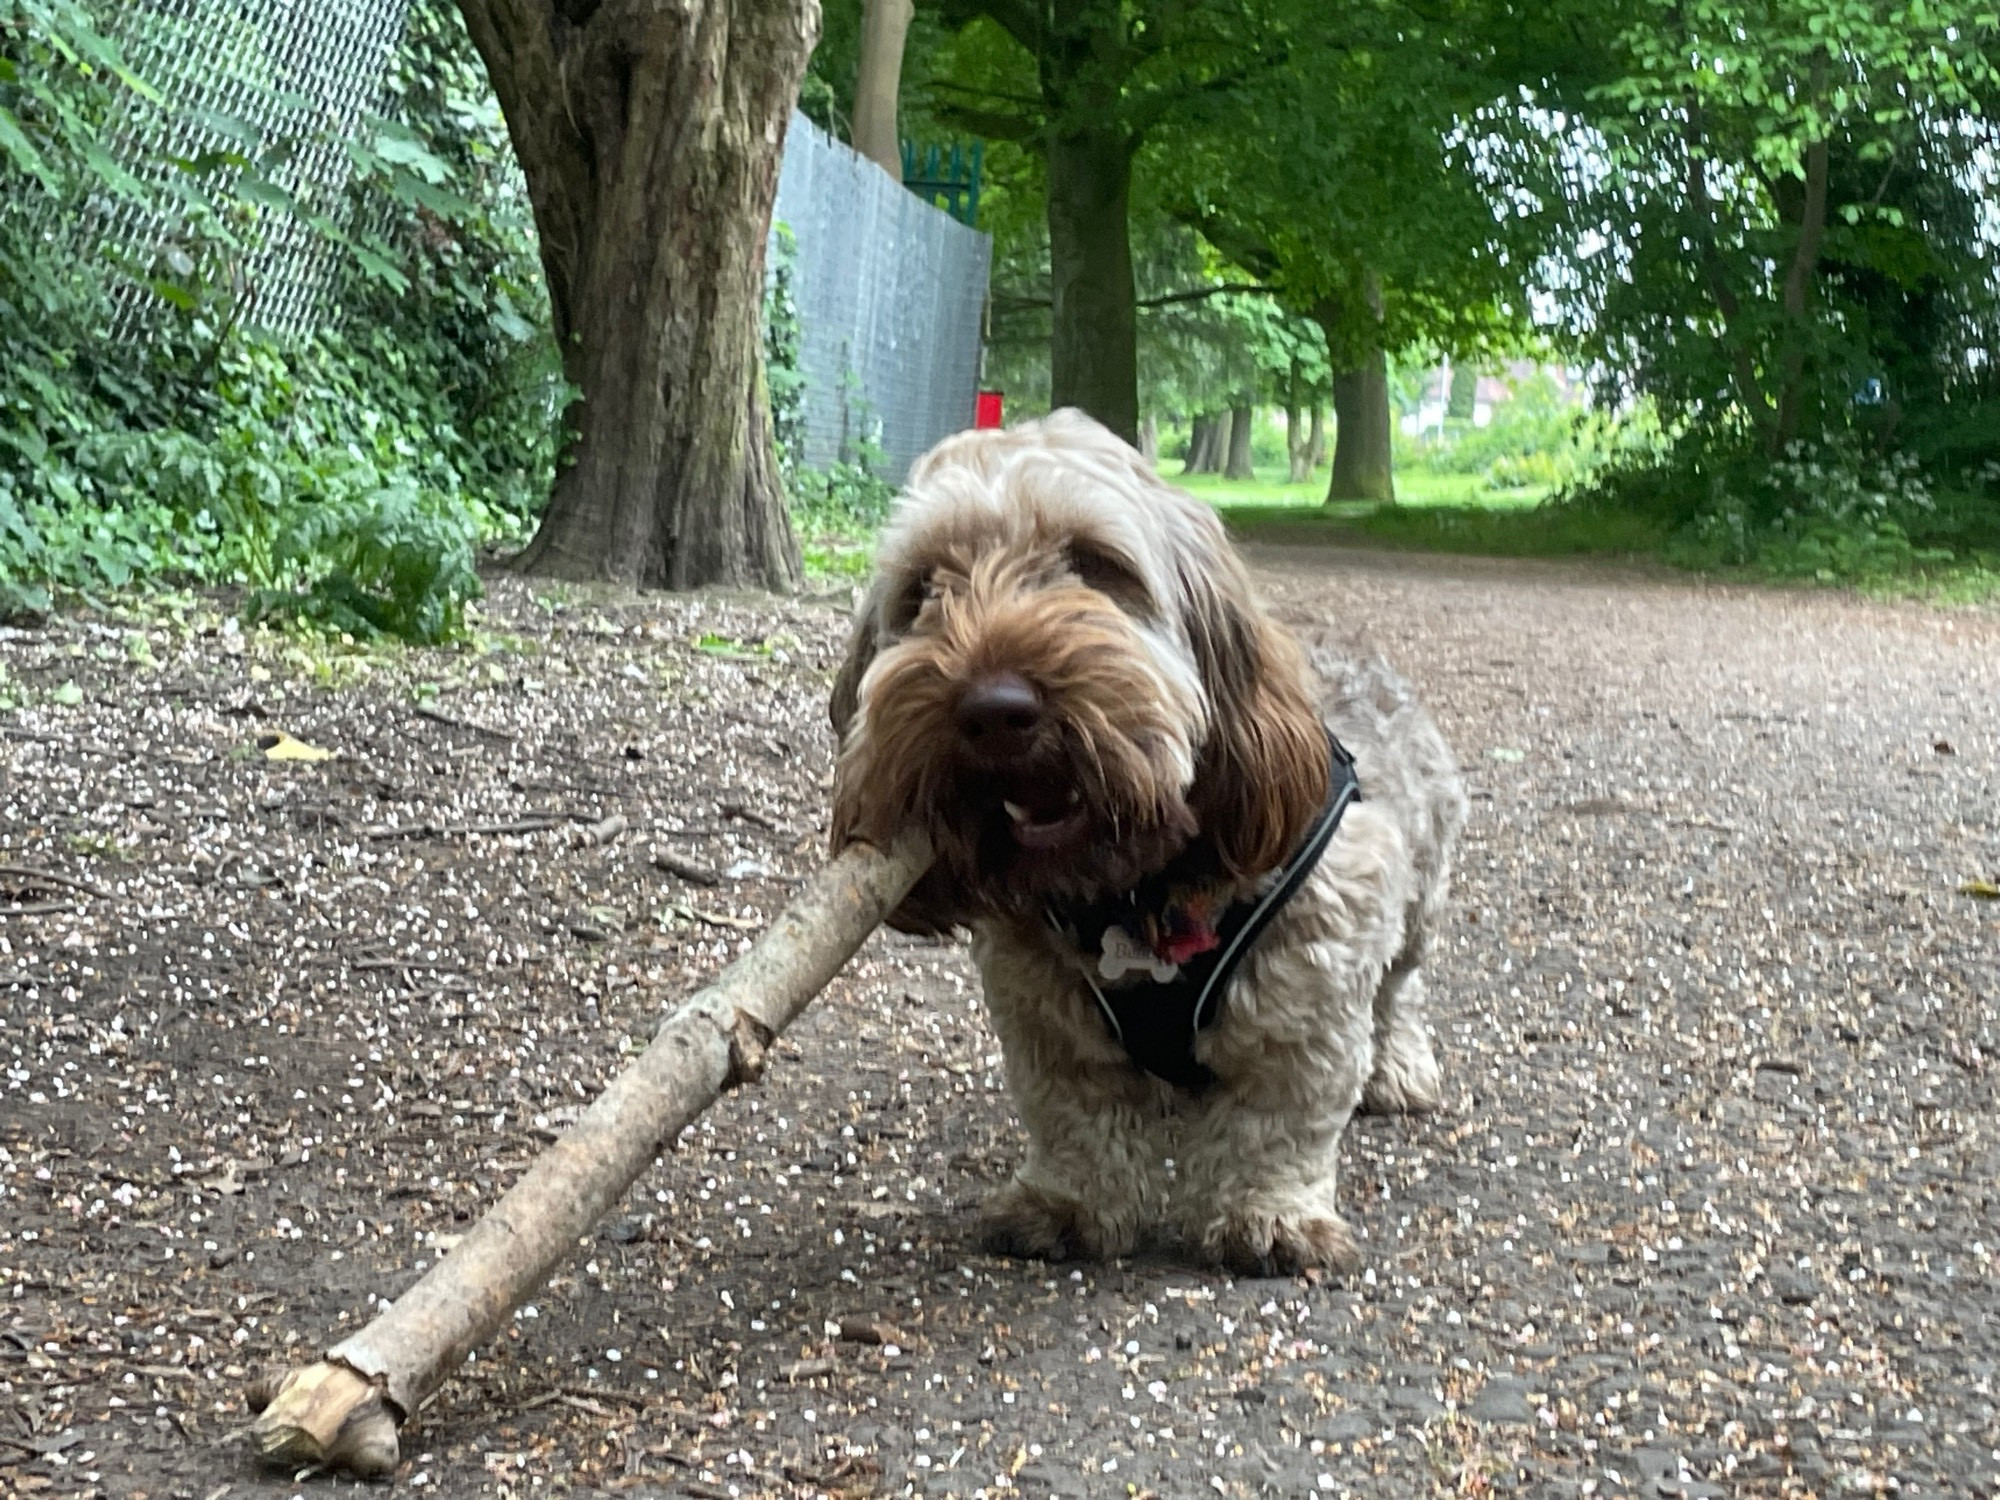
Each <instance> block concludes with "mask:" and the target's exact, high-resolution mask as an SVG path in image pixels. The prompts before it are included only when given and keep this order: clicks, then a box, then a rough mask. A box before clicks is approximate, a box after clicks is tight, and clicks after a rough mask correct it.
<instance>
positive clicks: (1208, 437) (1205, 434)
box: [1185, 412, 1229, 474]
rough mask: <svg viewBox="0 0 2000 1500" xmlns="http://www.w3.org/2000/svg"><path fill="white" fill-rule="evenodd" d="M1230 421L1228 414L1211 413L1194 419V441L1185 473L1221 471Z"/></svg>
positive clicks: (1190, 448) (1189, 451)
mask: <svg viewBox="0 0 2000 1500" xmlns="http://www.w3.org/2000/svg"><path fill="white" fill-rule="evenodd" d="M1228 421H1229V416H1228V413H1226V412H1210V413H1209V414H1208V415H1206V416H1200V417H1196V418H1195V419H1194V440H1193V442H1192V443H1191V445H1190V446H1189V450H1188V462H1187V469H1186V471H1185V472H1187V473H1189V474H1214V473H1217V472H1219V471H1220V470H1221V468H1222V449H1223V444H1224V439H1225V437H1226V435H1227V434H1226V428H1227V424H1228Z"/></svg>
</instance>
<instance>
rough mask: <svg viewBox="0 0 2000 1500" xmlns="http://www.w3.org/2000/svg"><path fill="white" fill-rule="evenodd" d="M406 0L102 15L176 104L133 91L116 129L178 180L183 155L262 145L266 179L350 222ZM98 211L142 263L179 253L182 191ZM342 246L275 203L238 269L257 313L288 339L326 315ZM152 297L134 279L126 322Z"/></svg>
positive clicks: (198, 5)
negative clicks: (322, 304) (323, 303)
mask: <svg viewBox="0 0 2000 1500" xmlns="http://www.w3.org/2000/svg"><path fill="white" fill-rule="evenodd" d="M406 8H407V0H271V3H264V4H254V3H245V0H142V3H139V4H136V5H129V6H123V7H119V8H117V9H115V10H113V9H112V8H110V7H108V6H107V7H105V12H106V13H105V14H104V15H103V16H101V17H100V23H101V24H103V25H104V26H105V27H106V28H107V29H108V30H109V32H110V33H111V34H112V35H113V36H115V37H116V38H117V40H118V42H119V44H120V46H121V48H122V49H123V51H124V52H125V54H126V56H127V57H128V58H129V59H130V60H131V61H132V63H133V65H134V67H135V70H136V71H137V72H138V73H139V74H140V75H141V76H143V77H145V78H146V79H148V80H149V81H150V82H152V83H153V84H154V85H155V86H156V87H157V88H158V89H159V91H160V93H161V94H162V95H163V96H164V98H165V99H166V100H167V101H168V102H169V107H168V108H164V109H162V108H158V107H154V106H150V105H147V104H145V103H144V102H143V101H137V100H134V101H132V102H131V103H130V104H129V105H128V106H127V108H126V112H125V116H124V118H123V119H121V120H119V121H117V122H115V123H114V127H113V131H112V137H113V139H114V140H115V141H116V143H117V150H118V153H119V156H120V158H121V159H122V160H123V161H124V162H125V163H126V165H127V167H128V169H129V170H131V171H133V172H134V173H135V175H139V176H141V177H142V178H146V177H150V178H151V179H152V180H153V181H154V182H156V183H161V184H169V185H170V184H171V183H172V181H173V179H174V175H175V174H176V173H178V172H179V171H180V168H179V167H178V166H176V165H175V162H176V161H177V160H183V161H198V160H200V159H201V158H203V157H204V156H207V155H210V154H212V153H216V152H223V151H234V152H243V153H245V154H259V153H261V154H262V156H263V162H264V173H265V176H266V177H267V178H268V179H269V180H270V181H271V182H272V183H273V184H275V185H276V186H277V187H279V188H281V189H282V190H283V191H284V192H285V193H287V194H289V195H290V196H291V197H292V198H293V199H295V200H297V201H298V202H300V203H302V204H304V205H306V206H307V207H308V208H309V209H311V210H312V211H314V212H317V213H322V214H326V215H328V216H329V217H331V218H334V219H336V220H338V218H339V217H340V216H341V215H342V213H343V212H344V200H345V193H346V187H347V182H348V178H349V176H350V175H351V173H352V170H353V162H352V160H351V158H350V157H349V155H348V151H347V143H348V141H349V139H350V138H351V137H352V136H353V134H354V132H355V130H356V128H357V126H358V125H359V124H360V122H361V119H362V117H363V116H364V115H366V114H367V113H368V112H369V111H371V110H372V109H373V108H375V106H376V104H377V102H378V99H379V97H380V92H381V87H382V77H383V71H384V68H385V66H386V64H387V61H388V57H389V52H390V49H391V48H393V47H394V46H395V45H396V42H397V40H398V38H399V37H400V36H401V35H402V30H403V23H404V19H405V13H406ZM150 196H151V197H152V199H153V201H152V203H150V204H145V205H142V204H135V203H129V202H121V203H117V204H114V205H109V206H106V207H103V208H101V209H100V211H99V212H97V213H95V214H92V215H89V216H87V217H86V219H85V222H84V223H83V224H82V225H81V226H80V227H81V229H82V232H83V233H84V234H86V235H87V236H88V237H89V238H90V239H91V240H93V241H94V242H95V243H98V244H106V245H110V246H112V247H114V248H115V249H116V251H117V253H119V254H120V255H122V256H124V257H127V258H129V259H130V260H131V261H132V262H133V263H134V264H135V265H137V266H138V267H140V268H142V269H143V268H145V267H149V266H151V265H153V264H155V263H156V262H157V261H158V260H159V258H160V257H161V255H162V254H164V253H166V252H168V251H170V250H171V249H172V247H173V245H174V242H175V239H176V236H177V235H178V234H179V233H180V232H181V229H182V225H183V222H184V221H183V218H182V216H181V214H180V213H179V212H178V211H176V210H175V209H173V208H171V207H163V206H160V205H163V204H168V205H170V204H172V203H173V202H174V198H175V195H174V194H172V193H171V192H168V193H164V194H158V195H150ZM339 253H340V252H339V250H338V248H337V247H336V246H335V245H334V244H333V243H331V242H330V241H329V240H327V239H326V237H325V236H323V235H321V234H319V233H317V232H315V231H314V230H313V229H312V228H311V227H309V226H308V225H306V224H303V223H300V222H299V221H298V220H297V219H296V218H294V217H293V216H292V215H291V214H290V213H288V212H285V211H284V210H283V209H282V208H275V207H274V208H272V209H270V210H268V211H266V212H264V213H263V215H262V216H261V221H260V224H259V226H258V233H257V237H256V239H255V241H254V243H253V248H252V249H251V251H250V253H249V254H248V255H246V256H245V257H244V260H243V262H242V264H241V265H240V266H239V267H238V268H237V271H236V274H237V276H238V278H239V279H240V281H241V284H242V291H243V295H244V298H245V301H246V304H247V308H246V312H245V314H244V319H245V321H246V322H247V323H249V324H251V325H253V326H255V327H258V328H261V329H263V330H265V331H267V332H270V333H273V334H277V335H280V336H289V335H295V334H299V333H303V332H306V331H307V330H309V329H310V328H311V327H312V325H313V320H314V317H315V315H316V313H317V311H318V304H319V299H320V295H321V293H322V292H323V291H324V289H325V287H326V284H327V280H328V277H329V275H330V274H331V272H332V268H333V265H334V257H335V256H336V255H337V254H339ZM150 306H151V299H150V298H149V297H148V296H147V295H146V294H145V293H144V292H143V290H142V289H141V288H139V287H136V286H135V287H132V288H131V289H130V293H129V295H127V296H125V297H124V298H123V299H122V300H121V302H120V304H119V308H118V315H119V320H118V321H119V326H118V327H117V328H116V329H115V332H117V333H119V334H123V335H131V334H135V333H137V332H139V331H140V330H141V328H142V327H143V323H144V319H145V317H146V315H147V311H148V309H149V307H150Z"/></svg>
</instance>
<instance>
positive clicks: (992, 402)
mask: <svg viewBox="0 0 2000 1500" xmlns="http://www.w3.org/2000/svg"><path fill="white" fill-rule="evenodd" d="M1000 396H1001V392H999V391H981V392H980V393H979V404H978V407H977V409H976V410H975V411H974V413H973V418H972V425H973V426H974V427H998V426H999V425H1000Z"/></svg>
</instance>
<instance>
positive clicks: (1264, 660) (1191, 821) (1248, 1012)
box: [832, 412, 1466, 1274]
mask: <svg viewBox="0 0 2000 1500" xmlns="http://www.w3.org/2000/svg"><path fill="white" fill-rule="evenodd" d="M832 718H833V724H834V730H835V733H836V734H837V735H838V736H839V738H840V757H839V761H838V767H837V770H836V773H835V781H834V808H833V838H834V844H835V847H836V848H838V847H839V846H841V845H844V844H845V843H847V842H849V841H851V840H854V839H867V840H870V841H872V842H878V843H886V842H888V841H890V840H892V839H893V838H894V837H895V836H896V835H897V834H898V833H899V832H901V831H902V830H904V829H906V828H909V827H912V826H914V827H920V828H922V829H923V830H924V831H925V832H926V833H927V834H928V835H929V837H930V839H931V841H932V844H933V846H934V848H935V849H936V852H937V864H936V866H935V867H934V868H933V869H932V871H931V873H930V874H929V875H927V876H926V877H925V878H924V880H923V881H922V882H921V883H920V884H919V886H918V887H917V889H916V890H915V891H914V892H913V893H912V894H911V896H910V898H909V900H908V901H907V902H906V903H905V904H904V905H903V906H902V907H901V908H900V909H899V910H898V911H897V913H896V914H895V915H894V916H893V917H892V918H891V922H892V924H893V925H895V926H897V927H899V928H901V929H903V930H905V931H913V932H929V933H940V932H945V931H948V930H949V929H951V928H953V927H957V926H966V927H969V928H970V929H971V932H972V946H973V954H974V957H975V958H976V959H977V961H978V964H979V970H980V974H981V977H982V978H983V980H984V983H985V990H986V1001H987V1005H988V1007H989V1008H990V1010H991V1012H992V1016H993V1024H994V1027H995V1029H996V1030H997V1031H998V1033H999V1037H1000V1043H1001V1047H1002V1049H1003V1051H1004V1055H1005V1059H1006V1070H1007V1083H1008V1088H1009V1090H1010V1091H1011V1093H1012V1094H1013V1097H1014V1102H1015V1104H1016V1106H1017V1107H1018V1108H1019V1110H1020V1114H1021V1119H1022V1120H1023V1122H1024V1123H1025V1124H1026V1126H1027V1129H1028V1136H1029V1145H1028V1153H1027V1159H1026V1161H1025V1162H1024V1163H1023V1164H1022V1166H1021V1168H1020V1170H1019V1171H1018V1173H1017V1174H1016V1175H1015V1177H1014V1180H1013V1181H1012V1182H1011V1183H1010V1184H1009V1185H1008V1186H1007V1187H1005V1188H1003V1189H1002V1190H1001V1191H1000V1192H999V1193H997V1194H996V1195H995V1196H994V1198H993V1199H992V1200H991V1202H990V1203H989V1204H988V1207H987V1234H986V1239H987V1243H988V1245H989V1246H990V1247H991V1248H993V1249H995V1250H997V1251H999V1252H1001V1253H1007V1254H1025V1255H1039V1256H1049V1257H1056V1258H1068V1257H1073V1256H1086V1257H1110V1256H1117V1255H1120V1254H1123V1253H1125V1252H1127V1251H1129V1250H1131V1249H1132V1248H1133V1246H1134V1244H1135V1243H1136V1241H1137V1239H1138V1236H1139V1234H1140V1232H1141V1231H1142V1229H1145V1228H1147V1227H1148V1226H1149V1225H1150V1224H1151V1223H1152V1222H1153V1221H1155V1220H1157V1219H1160V1218H1162V1217H1165V1218H1167V1219H1168V1220H1169V1221H1170V1222H1173V1223H1175V1224H1177V1225H1178V1226H1179V1228H1180V1229H1181V1231H1182V1233H1183V1234H1184V1235H1185V1237H1186V1239H1187V1241H1188V1243H1189V1245H1190V1246H1191V1247H1192V1249H1193V1250H1194V1251H1195V1252H1196V1253H1197V1254H1199V1255H1200V1256H1202V1257H1203V1258H1204V1259H1207V1260H1210V1261H1213V1262H1216V1263H1220V1264H1222V1265H1225V1266H1228V1267H1230V1268H1232V1269H1235V1270H1239V1271H1244V1272H1248V1273H1251V1274H1271V1273H1272V1272H1292V1271H1297V1270H1301V1269H1303V1268H1306V1267H1310V1266H1324V1267H1328V1268H1332V1269H1340V1270H1345V1269H1352V1268H1353V1267H1354V1266H1355V1265H1356V1264H1357V1263H1358V1261H1359V1259H1360V1252H1359V1250H1358V1248H1357V1246H1356V1244H1355V1240H1354V1236H1353V1234H1352V1233H1351V1232H1350V1231H1349V1229H1348V1227H1347V1225H1346V1224H1345V1223H1344V1222H1343V1221H1342V1219H1341V1217H1340V1213H1339V1211H1338V1209H1337V1207H1336V1205H1335V1199H1334V1169H1335V1166H1336V1163H1337V1161H1338V1153H1339V1148H1340V1134H1341V1131H1342V1130H1343V1129H1344V1128H1345V1127H1346V1124H1347V1121H1348V1117H1349V1116H1350V1115H1352V1114H1353V1113H1354V1111H1355V1109H1356V1108H1357V1107H1364V1108H1367V1109H1370V1110H1374V1111H1405V1110H1428V1109H1432V1108H1435V1107H1436V1105H1437V1103H1438V1066H1437V1062H1436V1060H1435V1059H1434V1057H1433V1056H1432V1052H1431V1044H1430V1040H1429V1038H1428V1036H1427V1034H1426V1031H1425V1025H1424V1003H1423V1001H1424V976H1423V967H1422V965H1423V960H1424V956H1425V952H1426V949H1427V945H1428V942H1429V939H1430V936H1431V933H1432V930H1433V929H1434V928H1435V926H1436V924H1437V922H1438V920H1439V917H1440V915H1441V912H1442V908H1443V905H1444V901H1445V891H1446V883H1447V879H1448V873H1449V864H1450V854H1451V848H1452V844H1453V842H1454V840H1455V839H1456V837H1457V834H1458V831H1459V829H1460V827H1461V826H1462V824H1463V823H1464V820H1465V813H1466V799H1465V793H1464V789H1463V786H1462V784H1461V782H1460V780H1459V776H1458V772H1457V769H1456V766H1455V764H1454V762H1453V759H1452V755H1451V752H1450V750H1449V749H1448V748H1447V747H1446V745H1445V743H1444V740H1443V738H1442V737H1441V736H1440V735H1439V733H1438V730H1437V728H1436V726H1435V725H1434V724H1433V723H1432V722H1431V720H1430V718H1429V717H1428V716H1427V715H1426V714H1425V713H1424V711H1423V710H1422V709H1421V708H1419V707H1418V706H1417V704H1416V703H1415V702H1414V701H1413V700H1412V698H1411V696H1410V694H1409V692H1408V690H1407V689H1406V688H1405V687H1404V685H1403V684H1402V683H1401V682H1400V681H1399V680H1398V679H1397V678H1395V677H1394V676H1393V675H1391V674H1390V673H1389V671H1388V670H1387V669H1386V668H1384V667H1382V666H1380V665H1370V666H1362V665H1356V664H1352V663H1349V662H1347V661H1344V660H1341V659H1340V658H1339V657H1338V656H1336V655H1335V654H1333V653H1331V652H1329V651H1326V650H1323V649H1316V650H1314V651H1313V652H1312V654H1311V659H1310V665H1308V661H1307V659H1306V657H1305V656H1304V655H1303V654H1302V653H1301V651H1300V648H1299V646H1298V645H1297V644H1296V643H1295V642H1294V641H1293V639H1292V638H1291V637H1290V636H1289V635H1288V634H1287V633H1286V632H1284V631H1283V630H1282V629H1281V628H1280V627H1279V626H1278V625H1277V624H1276V623H1274V622H1273V621H1272V620H1271V619H1270V618H1269V617H1268V616H1267V615H1266V614H1265V612H1264V610H1263V608H1262V606H1261V605H1260V604H1259V603H1258V601H1257V599H1256V597H1255V596H1254V594H1253V593H1252V590H1251V584H1250V579H1249V576H1248V574H1247V572H1246V570H1245V569H1244V566H1243V564H1242V562H1241V561H1240V560H1239V559H1238V558H1237V556H1236V555H1235V553H1234V552H1233V551H1232V549H1231V548H1230V546H1229V543H1228V541H1227V539H1226V537H1225V536H1224V533H1223V529H1222V526H1221V524H1220V523H1219V522H1218V521H1217V520H1216V518H1215V515H1214V513H1213V512H1211V511H1210V510H1209V509H1208V508H1207V507H1205V506H1203V505H1201V504H1199V503H1198V502H1196V501H1195V500H1193V499H1192V498H1190V497H1189V496H1188V495H1186V494H1183V493H1182V492H1181V491H1179V490H1176V489H1173V488H1172V487H1170V486H1169V485H1167V484H1164V483H1163V482H1161V480H1160V479H1159V478H1157V477H1156V476H1155V475H1154V473H1153V472H1152V470H1151V469H1150V468H1149V467H1148V466H1147V464H1146V463H1145V461H1144V460H1143V459H1142V458H1140V456H1139V455H1138V454H1137V453H1136V452H1134V451H1133V450H1132V449H1131V448H1129V447H1127V446H1126V445H1125V444H1124V443H1123V442H1121V441H1119V440H1118V439H1117V438H1116V437H1114V436H1113V435H1112V434H1111V433H1110V432H1109V431H1107V430H1106V429H1105V428H1103V427H1100V426H1099V425H1098V424H1097V423H1095V422H1093V421H1091V420H1090V419H1088V418H1086V417H1084V416H1081V415H1079V414H1077V413H1074V412H1059V413H1057V414H1055V415H1054V416H1051V417H1049V418H1048V419H1046V420H1045V421H1040V422H1032V423H1028V424H1026V425H1024V426H1021V427H1017V428H1014V429H1012V430H1011V431H1007V432H991V431H988V432H977V433H965V434H961V435H959V436H957V437H953V438H950V439H947V440H946V441H945V442H943V443H941V444H940V445H939V446H938V447H937V448H935V449H933V450H932V451H931V452H930V453H929V454H928V455H926V456H925V457H924V458H923V459H922V460H921V461H920V462H919V463H918V464H917V466H916V467H915V469H914V470H913V471H912V472H911V474H910V478H909V481H908V485H907V487H906V491H905V494H904V496H903V498H902V500H901V501H900V502H899V506H898V509H897V511H896V514H895V516H894V518H893V520H892V521H891V522H890V524H889V526H888V528H887V530H886V531H885V532H884V534H883V536H882V539H881V545H880V552H879V558H878V563H877V572H876V578H875V581H874V586H873V589H872V591H871V592H870V594H869V596H868V599H867V601H866V603H865V604H864V605H863V607H862V609H861V612H860V616H859V619H858V621H857V623H856V627H855V631H854V638H853V642H852V646H851V649H850V651H849V654H848V657H847V660H846V663H845V665H844V666H843V667H842V669H841V671H840V673H839V676H838V679H837V680H836V682H835V684H834V688H833V701H832ZM1343 747H1344V749H1343ZM1348 752H1351V756H1350V755H1349V754H1348ZM1357 781H1358V795H1357V788H1356V786H1355V783H1356V782H1357ZM1329 840H1330V841H1329ZM1322 848H1323V850H1324V852H1323V853H1322V852H1321V849H1322Z"/></svg>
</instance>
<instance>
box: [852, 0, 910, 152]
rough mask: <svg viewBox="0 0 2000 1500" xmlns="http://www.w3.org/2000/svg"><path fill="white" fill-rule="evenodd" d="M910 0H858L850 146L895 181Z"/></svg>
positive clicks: (900, 148)
mask: <svg viewBox="0 0 2000 1500" xmlns="http://www.w3.org/2000/svg"><path fill="white" fill-rule="evenodd" d="M915 14H916V5H915V0H861V62H860V65H859V67H857V68H856V70H855V75H854V121H853V124H852V126H851V127H850V128H851V138H852V141H853V145H854V149H855V150H856V151H859V152H860V153H861V154H862V155H863V156H865V157H867V158H868V159H869V160H870V161H872V162H874V163H876V164H877V165H878V166H880V167H881V168H882V170H883V171H885V172H887V173H888V174H889V175H890V176H891V177H893V178H895V179H896V181H898V182H901V181H902V180H903V143H902V135H901V132H900V130H899V129H898V120H897V115H898V111H897V108H896V105H897V99H898V96H899V94H900V91H901V87H902V80H903V43H904V42H905V40H907V39H908V37H909V34H910V17H911V16H913V15H915Z"/></svg>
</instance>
